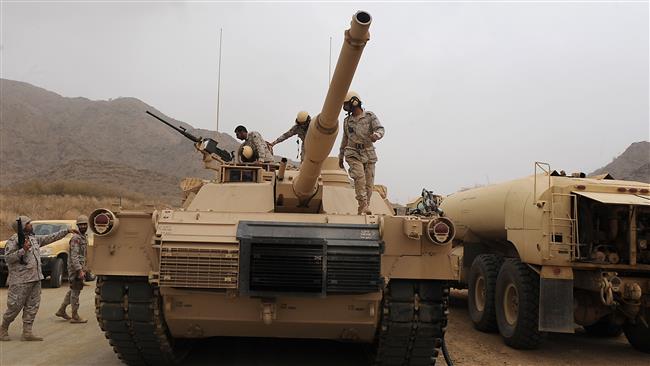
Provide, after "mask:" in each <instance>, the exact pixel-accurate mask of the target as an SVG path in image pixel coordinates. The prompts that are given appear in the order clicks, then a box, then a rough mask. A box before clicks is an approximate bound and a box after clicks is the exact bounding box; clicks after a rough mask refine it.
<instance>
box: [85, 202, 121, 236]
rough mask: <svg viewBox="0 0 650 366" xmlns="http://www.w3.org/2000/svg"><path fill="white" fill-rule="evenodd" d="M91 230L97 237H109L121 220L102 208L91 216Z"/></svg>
mask: <svg viewBox="0 0 650 366" xmlns="http://www.w3.org/2000/svg"><path fill="white" fill-rule="evenodd" d="M88 221H89V222H90V225H89V226H90V230H92V232H93V233H94V234H95V235H97V236H107V235H109V234H111V233H112V232H114V231H115V229H116V228H117V224H118V223H119V220H118V219H117V217H116V216H115V214H114V213H113V212H111V211H110V210H107V209H105V208H100V209H97V210H95V211H93V213H91V214H90V217H89V220H88Z"/></svg>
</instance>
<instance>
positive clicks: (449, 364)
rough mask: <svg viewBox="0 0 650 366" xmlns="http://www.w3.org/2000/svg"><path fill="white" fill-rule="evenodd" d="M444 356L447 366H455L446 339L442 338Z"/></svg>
mask: <svg viewBox="0 0 650 366" xmlns="http://www.w3.org/2000/svg"><path fill="white" fill-rule="evenodd" d="M442 355H443V356H444V357H445V363H447V366H454V362H453V361H452V360H451V356H450V355H449V350H448V349H447V342H445V337H444V336H443V337H442Z"/></svg>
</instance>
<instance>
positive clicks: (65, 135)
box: [0, 79, 239, 186]
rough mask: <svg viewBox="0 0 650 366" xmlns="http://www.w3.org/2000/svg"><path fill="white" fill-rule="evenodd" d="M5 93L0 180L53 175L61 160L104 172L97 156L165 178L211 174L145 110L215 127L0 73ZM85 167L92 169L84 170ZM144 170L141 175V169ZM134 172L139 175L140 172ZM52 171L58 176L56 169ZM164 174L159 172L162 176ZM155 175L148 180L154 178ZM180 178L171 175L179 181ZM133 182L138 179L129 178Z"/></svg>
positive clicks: (230, 145)
mask: <svg viewBox="0 0 650 366" xmlns="http://www.w3.org/2000/svg"><path fill="white" fill-rule="evenodd" d="M0 93H1V95H2V101H1V112H2V123H1V124H0V157H1V159H2V164H1V165H0V176H2V180H0V186H8V185H11V184H12V183H15V182H17V181H19V180H22V179H27V178H30V177H33V176H34V175H35V174H46V175H48V176H52V174H54V173H53V171H55V170H57V168H58V167H60V166H64V167H65V166H66V164H68V163H70V162H72V161H75V160H85V161H86V163H84V164H78V163H76V166H77V168H73V167H72V166H68V167H67V168H64V170H62V171H65V172H66V174H69V175H71V177H69V178H70V179H72V178H73V176H74V175H76V174H80V175H84V176H88V177H90V176H96V175H97V174H98V175H99V176H103V177H107V176H110V175H111V174H108V173H102V172H101V170H102V169H101V168H100V167H96V166H95V165H93V164H94V162H108V163H114V164H116V165H110V169H113V168H115V167H117V166H120V168H115V169H118V170H120V169H122V171H123V172H124V173H125V174H124V175H122V176H124V177H125V179H126V178H127V177H128V176H129V175H128V174H126V170H123V167H128V168H129V169H130V168H134V169H135V170H134V171H137V172H139V173H138V174H139V175H141V176H143V177H144V175H146V174H148V173H146V171H152V172H155V173H159V174H162V176H164V177H177V178H178V177H184V176H199V177H209V176H210V174H209V172H207V171H205V170H204V169H203V168H202V162H201V155H200V154H199V153H198V152H196V150H195V149H194V147H193V146H192V143H191V142H190V141H189V140H187V139H186V138H184V137H183V136H181V135H180V134H178V133H177V132H175V131H173V130H171V129H170V128H169V127H167V126H165V125H163V124H162V123H160V122H158V121H157V120H155V119H153V118H152V117H150V116H148V115H146V114H145V111H147V110H150V111H152V112H154V113H156V114H158V115H160V116H162V117H163V118H165V119H166V120H168V121H170V122H171V123H174V124H175V125H181V126H184V127H186V128H187V130H188V132H191V133H193V134H195V135H197V136H201V135H202V136H206V137H208V136H209V137H213V138H214V135H215V133H214V132H213V131H206V130H198V129H194V128H193V127H192V126H190V125H188V124H186V123H183V122H180V121H177V120H174V119H173V118H169V117H167V116H165V115H164V114H163V113H162V112H160V111H158V110H157V109H156V108H154V107H152V106H150V105H147V104H146V103H144V102H142V101H140V100H138V99H135V98H119V99H113V100H108V101H106V100H98V101H93V100H89V99H86V98H66V97H63V96H61V95H59V94H56V93H53V92H50V91H47V90H45V89H42V88H38V87H35V86H33V85H30V84H27V83H23V82H19V81H13V80H7V79H0ZM216 140H217V141H218V142H219V146H220V147H221V148H223V149H225V150H227V151H232V150H235V149H236V147H237V146H238V145H239V144H238V142H237V141H236V140H235V139H234V138H233V137H232V136H230V135H228V134H225V133H220V134H219V135H218V136H217V138H216ZM85 168H89V169H88V170H86V169H85ZM140 173H141V174H140ZM138 174H136V175H138ZM55 175H57V176H58V175H62V173H56V174H55ZM166 180H169V178H164V179H163V181H166ZM152 181H153V180H152ZM177 182H178V179H176V183H175V184H177ZM129 184H132V185H137V184H136V183H129Z"/></svg>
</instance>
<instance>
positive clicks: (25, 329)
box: [20, 323, 43, 341]
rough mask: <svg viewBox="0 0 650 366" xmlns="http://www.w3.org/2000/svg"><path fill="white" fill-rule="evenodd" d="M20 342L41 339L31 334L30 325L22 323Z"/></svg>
mask: <svg viewBox="0 0 650 366" xmlns="http://www.w3.org/2000/svg"><path fill="white" fill-rule="evenodd" d="M20 340H21V341H42V340H43V338H42V337H37V336H35V335H34V333H32V325H31V324H25V323H23V335H22V337H20Z"/></svg>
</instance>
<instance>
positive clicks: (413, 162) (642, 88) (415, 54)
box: [0, 1, 650, 202]
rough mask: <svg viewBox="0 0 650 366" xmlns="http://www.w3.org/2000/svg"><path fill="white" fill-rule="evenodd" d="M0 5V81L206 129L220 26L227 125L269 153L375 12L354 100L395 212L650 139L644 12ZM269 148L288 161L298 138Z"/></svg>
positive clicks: (531, 6)
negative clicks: (366, 118)
mask: <svg viewBox="0 0 650 366" xmlns="http://www.w3.org/2000/svg"><path fill="white" fill-rule="evenodd" d="M0 7H1V9H0V10H1V11H0V13H1V21H2V26H1V31H2V35H1V45H0V55H1V70H0V77H2V78H8V79H14V80H20V81H26V82H29V83H32V84H34V85H38V86H40V87H44V88H46V89H49V90H52V91H55V92H57V93H59V94H62V95H64V96H68V97H75V96H83V97H87V98H90V99H109V98H116V97H119V96H132V97H136V98H139V99H142V100H143V101H145V102H146V103H149V104H151V105H154V106H156V108H158V109H160V110H161V111H163V112H164V113H165V114H167V115H169V116H172V117H174V118H176V119H179V120H182V121H185V122H187V123H190V124H192V125H193V126H195V127H199V128H207V129H212V130H214V129H215V128H216V101H217V74H218V70H217V69H218V55H219V29H221V28H222V29H223V54H222V73H221V109H220V119H219V120H220V121H219V130H220V131H225V132H228V133H232V130H233V129H234V127H235V126H236V125H238V124H244V125H246V126H248V128H249V129H251V130H257V131H259V132H260V133H262V135H263V136H264V137H265V138H266V139H267V140H273V139H274V138H276V137H277V136H278V135H280V134H281V133H283V132H284V131H286V130H287V129H288V128H289V127H290V126H291V124H292V123H293V120H294V118H295V114H296V112H298V111H299V110H301V109H305V110H308V111H309V112H310V113H312V115H315V114H316V113H317V112H318V111H319V110H320V108H321V106H322V102H323V100H324V96H325V93H326V88H327V84H328V74H329V50H330V48H329V43H330V37H332V54H333V60H332V63H335V62H336V57H337V56H338V52H339V50H340V47H341V42H342V36H343V29H345V28H347V26H348V23H349V20H350V17H351V15H352V14H353V13H354V12H355V11H356V10H359V9H363V10H366V11H368V12H370V13H371V14H372V16H373V24H372V26H371V40H370V42H369V43H368V45H367V47H366V50H365V52H364V55H363V57H362V60H361V63H360V65H359V68H358V71H357V74H356V76H355V79H354V81H353V85H352V89H353V90H355V91H357V92H358V93H359V94H360V95H361V97H362V99H363V100H364V102H365V105H366V107H367V108H368V109H369V110H371V111H373V112H375V113H376V114H377V115H378V117H379V118H380V120H381V122H382V123H383V125H384V126H385V127H386V137H385V138H384V139H383V140H382V141H380V142H379V143H378V144H377V153H378V155H379V159H380V160H379V163H378V165H377V179H376V182H377V183H381V184H385V185H386V186H388V187H389V196H390V198H391V200H392V201H400V202H404V201H406V200H408V199H409V198H412V197H414V196H416V195H418V194H419V192H420V190H421V188H422V187H428V188H430V189H434V190H435V191H437V192H440V193H451V192H454V191H456V190H458V189H459V188H461V187H466V186H473V185H475V184H486V183H494V182H498V181H502V180H506V179H510V178H515V177H519V176H522V175H526V174H531V173H532V171H533V162H534V161H535V160H541V161H547V162H549V163H551V165H552V166H553V167H555V168H558V169H565V170H567V171H586V172H588V171H592V170H594V169H596V168H598V167H600V166H603V165H605V164H606V163H608V162H609V161H610V160H611V159H612V157H614V156H616V155H618V154H620V153H621V152H622V151H623V150H624V149H625V147H627V146H628V145H629V144H630V143H632V142H634V141H641V140H648V139H650V137H649V135H650V131H649V129H650V127H649V112H648V110H649V99H650V98H649V91H648V87H649V82H648V76H649V73H648V68H649V67H648V65H649V60H648V58H649V57H648V54H649V48H648V44H649V36H648V34H649V29H648V3H647V2H626V3H622V2H611V3H570V2H569V3H558V2H547V3H545V2H535V3H530V2H528V3H526V2H520V3H516V2H509V3H501V2H487V1H486V2H478V3H446V2H436V3H397V2H396V3H193V2H178V3H156V2H151V3H146V2H140V3H135V4H129V3H121V2H116V3H110V2H102V3H95V2H85V3H6V2H3V3H2V4H1V5H0ZM342 117H343V114H342V115H341V118H342ZM34 133H35V134H36V133H38V131H34ZM337 148H338V142H337V144H336V145H335V151H333V152H332V154H336V153H337V150H336V149H337ZM275 152H276V154H280V155H285V156H287V157H290V158H294V159H295V156H296V152H297V147H296V143H295V138H294V139H292V140H289V141H287V142H285V143H283V144H281V145H278V146H277V147H276V149H275Z"/></svg>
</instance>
